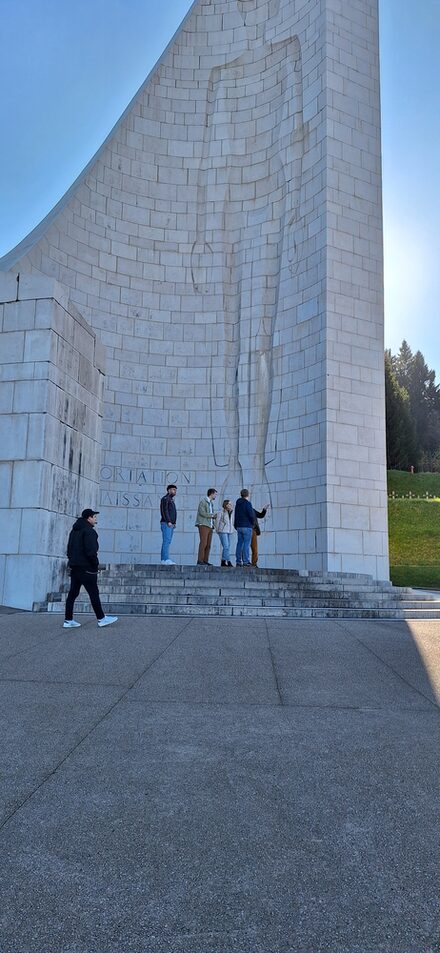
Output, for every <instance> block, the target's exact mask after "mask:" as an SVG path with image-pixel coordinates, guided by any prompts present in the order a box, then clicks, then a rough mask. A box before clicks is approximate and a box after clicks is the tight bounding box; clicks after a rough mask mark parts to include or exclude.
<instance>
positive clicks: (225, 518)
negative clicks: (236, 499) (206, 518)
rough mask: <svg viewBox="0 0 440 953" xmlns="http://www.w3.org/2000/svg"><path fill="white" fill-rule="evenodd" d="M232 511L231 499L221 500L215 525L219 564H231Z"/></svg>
mask: <svg viewBox="0 0 440 953" xmlns="http://www.w3.org/2000/svg"><path fill="white" fill-rule="evenodd" d="M233 511H234V507H233V505H232V503H231V501H230V500H223V503H222V508H221V511H220V513H219V515H218V517H217V520H216V525H215V528H216V531H217V533H218V535H219V539H220V543H221V547H222V558H221V563H220V565H221V566H232V563H231V553H230V549H231V536H232V533H233V532H234V521H233V515H232V514H233Z"/></svg>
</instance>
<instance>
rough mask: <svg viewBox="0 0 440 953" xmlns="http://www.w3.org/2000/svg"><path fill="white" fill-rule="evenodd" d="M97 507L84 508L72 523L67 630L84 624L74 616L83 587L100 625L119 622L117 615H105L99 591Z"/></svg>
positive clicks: (68, 553) (68, 547)
mask: <svg viewBox="0 0 440 953" xmlns="http://www.w3.org/2000/svg"><path fill="white" fill-rule="evenodd" d="M97 516H98V510H89V509H86V510H83V511H82V513H81V516H80V518H79V519H77V521H76V523H74V524H73V527H72V529H71V531H70V535H69V541H68V543H67V558H68V560H69V569H70V576H71V582H70V590H69V593H68V596H67V599H66V613H65V615H66V618H65V621H64V628H65V629H76V628H78V627H79V626H80V625H81V623H80V622H76V621H75V619H74V618H73V606H74V602H75V599H76V598H77V596H78V595H79V591H80V589H81V586H84V589H85V590H86V592H87V593H88V594H89V597H90V602H91V603H92V609H93V611H94V613H95V615H96V618H97V620H98V625H99V626H100V627H102V626H104V625H111V624H112V622H117V619H118V617H117V616H116V615H105V613H104V612H103V609H102V605H101V599H100V598H99V590H98V569H99V560H98V549H99V545H98V534H97V532H96V530H95V525H96V517H97Z"/></svg>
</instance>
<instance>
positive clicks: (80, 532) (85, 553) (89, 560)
mask: <svg viewBox="0 0 440 953" xmlns="http://www.w3.org/2000/svg"><path fill="white" fill-rule="evenodd" d="M98 549H99V545H98V534H97V532H96V530H94V529H93V526H92V525H91V523H88V522H87V520H85V519H84V518H83V517H82V516H80V518H79V519H78V520H77V521H76V523H74V524H73V527H72V529H71V531H70V535H69V541H68V543H67V558H68V560H69V567H70V569H87V570H88V571H89V572H98V566H99V560H98Z"/></svg>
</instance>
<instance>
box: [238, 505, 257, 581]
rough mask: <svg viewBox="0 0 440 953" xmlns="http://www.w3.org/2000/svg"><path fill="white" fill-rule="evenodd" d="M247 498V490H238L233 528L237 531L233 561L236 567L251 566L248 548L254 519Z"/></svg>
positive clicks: (251, 507)
mask: <svg viewBox="0 0 440 953" xmlns="http://www.w3.org/2000/svg"><path fill="white" fill-rule="evenodd" d="M249 496H250V493H249V490H240V497H239V499H238V500H237V502H236V504H235V512H234V526H235V529H236V530H237V548H236V550H235V561H236V565H237V566H250V565H251V556H250V546H251V539H252V530H253V528H254V522H255V517H254V510H253V506H252V503H251V502H250V500H249Z"/></svg>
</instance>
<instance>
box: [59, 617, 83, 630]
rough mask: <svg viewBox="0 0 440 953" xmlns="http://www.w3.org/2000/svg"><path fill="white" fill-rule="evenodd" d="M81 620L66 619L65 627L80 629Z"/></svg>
mask: <svg viewBox="0 0 440 953" xmlns="http://www.w3.org/2000/svg"><path fill="white" fill-rule="evenodd" d="M80 628H81V622H75V619H65V621H64V622H63V629H80Z"/></svg>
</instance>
